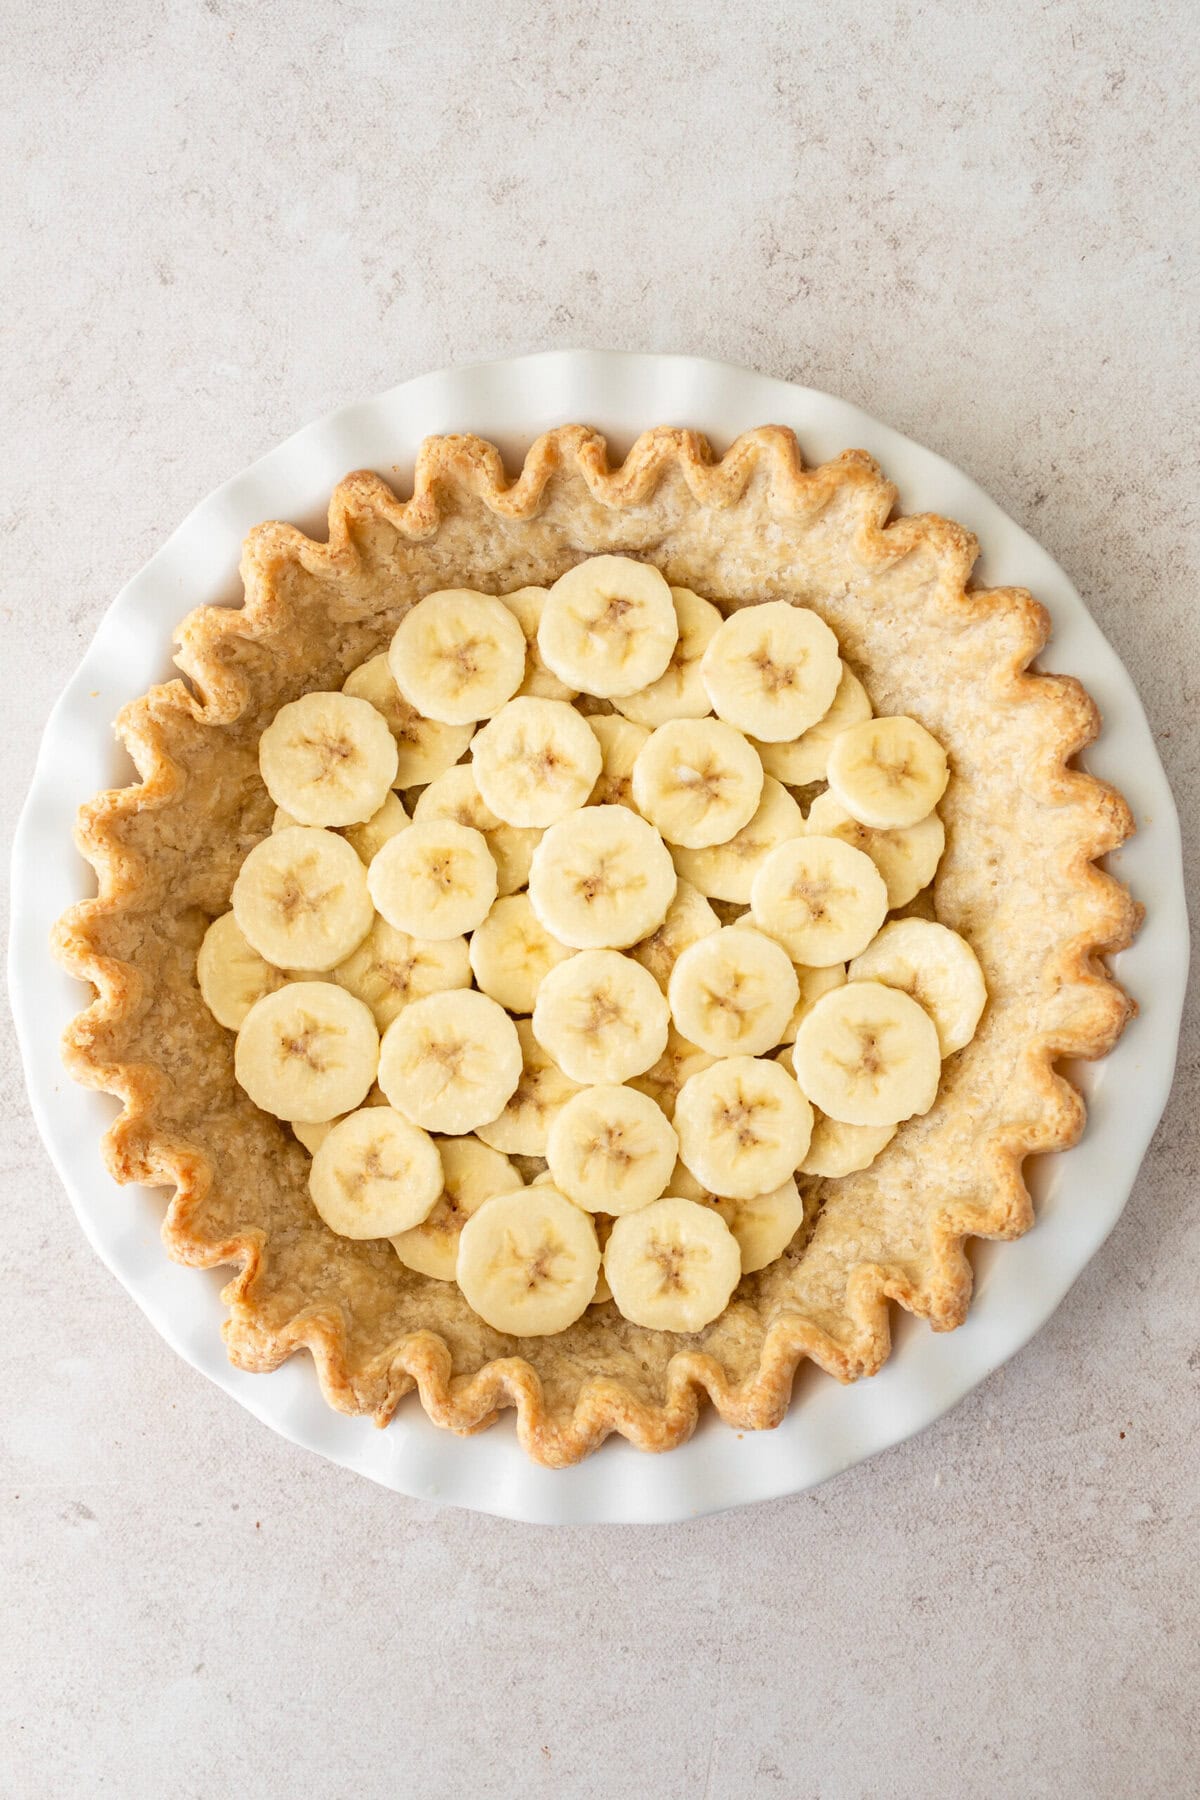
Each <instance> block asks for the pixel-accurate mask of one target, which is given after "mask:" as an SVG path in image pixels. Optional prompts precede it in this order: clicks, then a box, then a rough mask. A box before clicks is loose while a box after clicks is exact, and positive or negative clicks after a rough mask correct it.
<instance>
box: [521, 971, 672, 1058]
mask: <svg viewBox="0 0 1200 1800" xmlns="http://www.w3.org/2000/svg"><path fill="white" fill-rule="evenodd" d="M669 1023H670V1014H669V1013H668V1011H667V1002H666V1000H665V998H664V997H663V994H662V990H661V989H660V988H659V986H658V983H657V982H656V981H655V979H654V977H653V976H652V975H650V974H649V973H648V972H647V971H646V970H645V969H643V968H642V966H641V964H640V963H635V962H633V961H632V960H631V959H630V958H629V957H628V956H622V955H621V954H620V952H619V951H617V950H581V951H580V952H579V954H578V955H577V956H572V957H571V958H570V959H569V960H568V961H567V962H564V963H559V965H558V967H557V968H556V969H551V971H550V973H549V974H548V975H546V976H545V977H544V978H543V980H542V985H541V987H540V988H539V989H538V995H537V1003H536V1005H535V1006H534V1009H533V1034H534V1036H535V1037H536V1038H537V1041H538V1043H539V1044H541V1045H542V1046H543V1048H544V1049H546V1050H547V1051H548V1052H549V1053H550V1055H551V1056H552V1057H553V1058H554V1060H555V1062H556V1063H557V1064H558V1066H559V1068H560V1069H562V1070H564V1072H565V1073H566V1074H568V1075H569V1076H570V1077H571V1079H572V1081H579V1082H583V1083H585V1084H587V1085H595V1084H599V1083H607V1082H616V1081H629V1080H631V1079H632V1077H633V1076H635V1075H642V1074H644V1073H645V1071H646V1070H647V1069H649V1068H651V1067H652V1066H653V1065H654V1064H655V1063H656V1062H657V1061H658V1059H659V1057H660V1056H661V1055H662V1053H663V1051H664V1050H665V1049H666V1044H667V1027H668V1025H669Z"/></svg>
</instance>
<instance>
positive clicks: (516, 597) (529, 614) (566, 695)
mask: <svg viewBox="0 0 1200 1800" xmlns="http://www.w3.org/2000/svg"><path fill="white" fill-rule="evenodd" d="M549 592H550V590H549V588H540V587H523V588H517V590H516V591H515V593H512V594H501V595H500V596H499V597H500V599H501V600H503V602H504V604H505V606H507V608H508V610H509V612H510V613H512V615H513V617H514V618H515V619H516V621H517V624H518V625H519V626H520V627H521V630H522V631H523V632H524V633H525V679H524V680H523V681H522V683H521V685H520V687H519V688H518V689H517V693H518V695H523V694H529V695H532V696H533V698H534V699H536V700H573V699H574V698H575V689H574V688H573V687H568V686H567V684H566V682H565V681H560V680H559V679H558V676H557V675H555V674H554V672H553V671H552V670H551V669H548V668H547V667H546V665H545V663H544V662H543V661H542V653H541V651H540V650H539V649H538V641H537V634H538V626H539V625H540V624H541V622H542V613H543V611H544V610H545V606H546V596H547V595H548V594H549Z"/></svg>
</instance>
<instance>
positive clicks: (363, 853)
mask: <svg viewBox="0 0 1200 1800" xmlns="http://www.w3.org/2000/svg"><path fill="white" fill-rule="evenodd" d="M411 823H412V821H411V819H410V818H409V816H408V814H407V813H406V812H405V810H404V808H403V806H402V805H401V803H400V796H399V795H398V794H389V795H388V797H387V799H386V800H385V801H384V803H383V805H382V806H381V807H380V808H379V811H378V812H376V813H372V814H371V817H370V818H369V819H368V820H367V821H366V822H365V823H364V824H362V825H348V826H347V827H346V833H345V836H346V842H347V843H348V844H350V845H352V846H353V849H354V853H355V855H356V856H357V857H358V860H359V862H361V863H369V862H370V861H371V859H372V858H373V857H375V856H378V854H379V852H380V851H381V850H382V849H383V846H384V845H385V844H386V843H387V841H388V839H389V838H394V837H398V836H399V835H400V833H401V832H402V831H407V830H408V827H409V825H410V824H411Z"/></svg>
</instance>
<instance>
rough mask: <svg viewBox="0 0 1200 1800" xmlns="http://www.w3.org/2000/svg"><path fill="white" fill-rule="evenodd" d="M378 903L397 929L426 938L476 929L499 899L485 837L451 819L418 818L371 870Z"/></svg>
mask: <svg viewBox="0 0 1200 1800" xmlns="http://www.w3.org/2000/svg"><path fill="white" fill-rule="evenodd" d="M367 887H368V889H369V890H370V895H371V899H372V900H373V901H374V903H375V906H376V908H377V909H378V911H379V912H380V913H381V914H382V915H383V917H384V918H385V919H386V920H387V922H388V924H389V925H394V926H395V927H396V929H397V931H407V932H408V933H409V934H410V935H411V936H413V937H417V936H422V937H427V938H450V937H460V936H461V935H462V933H463V932H465V931H474V929H475V927H476V926H477V925H478V924H480V922H481V921H482V920H483V919H485V918H486V917H487V915H488V912H489V910H490V908H491V905H492V902H493V901H494V900H495V898H496V890H497V877H496V865H495V862H494V861H493V860H492V853H491V851H490V850H489V849H488V846H487V839H486V838H485V837H484V835H483V833H482V832H480V831H472V830H471V828H470V826H468V825H458V824H456V823H455V821H454V820H453V819H417V820H414V821H413V823H412V824H411V825H410V826H409V828H408V830H407V831H402V832H401V833H400V835H399V837H394V838H391V839H389V841H388V842H387V843H386V844H385V845H384V846H383V849H382V850H381V851H380V852H379V855H378V856H377V857H376V858H375V860H374V862H373V863H372V864H371V866H370V868H369V869H368V870H367Z"/></svg>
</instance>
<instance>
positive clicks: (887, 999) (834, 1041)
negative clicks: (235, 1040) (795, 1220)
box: [260, 981, 942, 1165]
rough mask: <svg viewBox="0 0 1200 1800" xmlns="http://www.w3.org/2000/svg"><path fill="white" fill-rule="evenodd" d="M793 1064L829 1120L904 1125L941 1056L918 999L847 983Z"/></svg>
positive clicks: (917, 1109) (831, 997)
mask: <svg viewBox="0 0 1200 1800" xmlns="http://www.w3.org/2000/svg"><path fill="white" fill-rule="evenodd" d="M260 1004H261V1003H260ZM792 1067H793V1068H794V1069H795V1071H796V1080H797V1081H798V1082H799V1084H800V1086H801V1087H802V1088H803V1090H804V1092H805V1093H806V1094H807V1095H808V1097H809V1099H810V1100H811V1101H812V1103H813V1105H814V1106H819V1107H820V1109H821V1111H822V1112H823V1113H827V1114H828V1116H829V1117H830V1118H831V1119H839V1120H840V1121H841V1122H842V1123H843V1124H844V1125H898V1124H900V1123H901V1122H902V1121H903V1120H904V1119H909V1118H911V1117H912V1116H913V1114H914V1113H926V1112H928V1111H929V1108H930V1107H931V1106H932V1105H933V1103H934V1101H935V1100H936V1098H937V1090H938V1080H939V1078H940V1076H941V1072H942V1055H941V1050H940V1049H939V1047H938V1035H937V1030H936V1028H935V1026H934V1023H933V1020H932V1019H931V1018H930V1017H929V1014H928V1013H927V1012H926V1011H925V1010H924V1008H923V1007H920V1006H918V1005H917V1003H916V1001H915V1000H910V998H909V997H908V995H907V994H902V993H901V992H900V991H899V989H898V988H890V987H885V986H884V985H883V983H882V982H880V981H848V982H847V983H846V985H845V987H840V988H835V989H834V991H833V993H832V994H826V995H825V996H824V998H823V999H820V1000H818V1001H817V1004H816V1005H815V1006H814V1007H813V1009H812V1011H811V1012H810V1013H809V1015H808V1017H807V1019H805V1020H804V1021H803V1023H802V1024H801V1026H800V1029H799V1031H798V1032H797V1033H796V1042H795V1043H794V1044H793V1045H792ZM801 1161H802V1156H801V1157H797V1158H796V1162H797V1165H799V1163H800V1162H801Z"/></svg>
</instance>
